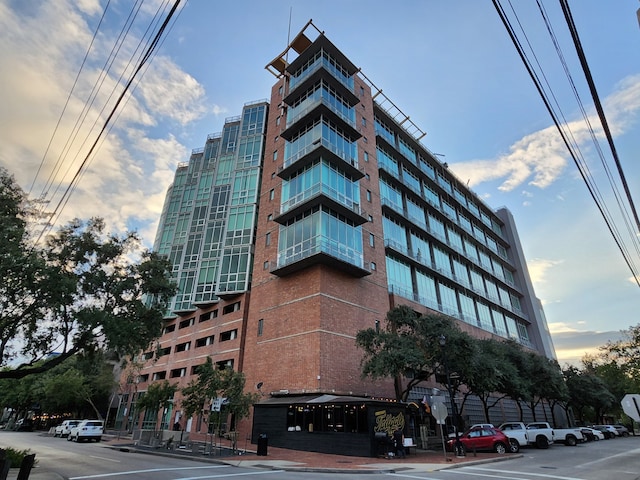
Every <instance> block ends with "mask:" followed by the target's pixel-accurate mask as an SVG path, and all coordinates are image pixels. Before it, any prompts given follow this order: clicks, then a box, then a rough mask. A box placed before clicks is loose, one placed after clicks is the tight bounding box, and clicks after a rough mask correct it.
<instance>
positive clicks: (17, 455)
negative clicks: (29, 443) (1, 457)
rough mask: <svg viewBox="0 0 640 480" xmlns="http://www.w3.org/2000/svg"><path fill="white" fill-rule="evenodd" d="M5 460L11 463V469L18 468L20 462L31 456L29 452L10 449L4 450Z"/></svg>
mask: <svg viewBox="0 0 640 480" xmlns="http://www.w3.org/2000/svg"><path fill="white" fill-rule="evenodd" d="M4 451H5V455H6V458H7V460H9V461H10V462H11V468H18V467H19V466H20V464H21V463H22V460H23V459H24V457H26V456H27V455H30V454H31V451H30V450H15V449H13V448H11V447H7V448H5V449H4Z"/></svg>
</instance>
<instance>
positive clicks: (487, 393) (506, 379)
mask: <svg viewBox="0 0 640 480" xmlns="http://www.w3.org/2000/svg"><path fill="white" fill-rule="evenodd" d="M477 347H478V355H476V357H475V359H474V362H473V364H472V369H473V371H472V373H471V374H470V375H469V378H467V382H466V386H467V389H468V391H467V392H465V400H466V398H467V397H468V396H469V395H476V396H477V397H478V398H479V399H480V402H481V403H482V407H483V411H484V416H485V422H489V421H490V420H489V418H490V417H489V412H490V410H491V409H492V408H493V407H495V406H496V405H498V404H499V403H500V401H501V400H502V399H503V398H505V397H507V396H508V394H507V392H513V391H515V390H517V387H516V386H514V383H516V382H517V381H518V379H519V372H518V370H517V369H516V367H515V365H514V364H513V363H511V362H509V361H508V360H507V352H508V349H509V348H513V345H512V344H510V343H508V342H503V341H498V340H494V339H492V338H488V339H481V340H478V342H477Z"/></svg>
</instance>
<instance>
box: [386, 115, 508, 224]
mask: <svg viewBox="0 0 640 480" xmlns="http://www.w3.org/2000/svg"><path fill="white" fill-rule="evenodd" d="M375 128H376V134H377V135H379V136H380V137H382V138H384V139H385V140H386V141H387V143H389V144H390V145H392V146H393V147H394V148H395V149H396V150H397V151H398V152H399V153H400V154H402V156H403V157H404V158H407V159H408V160H409V161H410V162H411V163H412V164H413V165H416V166H417V167H418V168H419V169H420V171H422V172H423V173H425V174H426V175H427V176H428V177H429V178H431V180H433V181H434V182H435V183H437V184H438V185H439V186H440V187H441V188H442V189H443V190H445V191H446V192H447V193H449V194H450V195H452V196H453V197H454V198H455V199H456V200H457V201H458V202H459V203H460V204H461V205H462V206H463V207H464V209H465V211H470V212H471V213H472V214H473V215H474V216H475V217H476V218H478V219H479V220H480V221H481V222H482V223H483V224H484V225H486V226H487V227H488V228H490V229H491V230H492V231H493V232H494V233H496V234H498V235H499V236H502V227H501V225H500V224H499V223H498V222H497V221H496V220H495V219H494V218H492V217H491V216H490V215H489V214H488V213H487V212H485V211H483V210H481V209H480V208H479V207H478V205H477V204H476V203H475V202H474V201H473V200H471V199H469V198H468V197H467V195H466V194H465V193H463V191H462V190H461V189H459V188H457V187H455V186H453V185H452V182H451V180H449V179H448V178H446V177H445V176H444V175H443V173H441V172H438V173H436V170H435V167H434V166H433V165H432V164H431V163H430V162H429V161H427V160H426V159H424V158H423V157H422V155H421V154H419V153H418V154H416V151H415V150H414V149H413V148H412V147H411V146H409V145H408V144H407V143H406V142H405V141H404V140H403V139H402V137H400V136H399V135H397V134H396V133H395V132H394V131H393V130H392V129H391V128H389V127H388V126H386V125H385V124H384V122H383V121H382V120H381V119H380V118H378V116H377V115H376V118H375ZM396 137H397V141H396ZM377 150H378V163H379V165H380V166H382V167H383V168H385V169H386V170H387V171H389V172H390V173H391V174H392V175H394V176H395V177H396V178H402V181H403V182H404V183H406V184H407V185H409V186H411V187H413V188H414V189H415V191H416V192H417V193H420V182H419V181H418V178H417V177H416V175H415V174H413V173H412V172H410V171H409V170H408V169H407V168H404V167H403V168H402V169H400V166H399V162H398V161H397V160H396V159H395V158H394V155H392V154H390V153H389V152H387V151H385V150H384V148H381V147H377ZM401 173H402V177H401ZM423 185H424V189H425V190H424V191H423V192H422V195H423V197H425V198H427V199H429V198H431V199H432V201H433V203H434V205H436V206H437V207H438V208H440V199H439V196H438V195H437V193H435V191H434V190H433V189H431V188H430V187H429V186H428V185H426V184H423ZM443 201H445V200H443ZM445 202H446V201H445ZM448 206H449V207H450V209H448V210H447V209H446V207H445V206H443V211H446V212H447V213H454V212H455V209H454V208H453V207H452V206H451V205H449V204H448Z"/></svg>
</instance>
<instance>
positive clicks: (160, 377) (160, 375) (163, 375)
mask: <svg viewBox="0 0 640 480" xmlns="http://www.w3.org/2000/svg"><path fill="white" fill-rule="evenodd" d="M165 378H167V372H156V373H154V374H153V377H152V380H153V381H154V382H155V381H157V380H164V379H165Z"/></svg>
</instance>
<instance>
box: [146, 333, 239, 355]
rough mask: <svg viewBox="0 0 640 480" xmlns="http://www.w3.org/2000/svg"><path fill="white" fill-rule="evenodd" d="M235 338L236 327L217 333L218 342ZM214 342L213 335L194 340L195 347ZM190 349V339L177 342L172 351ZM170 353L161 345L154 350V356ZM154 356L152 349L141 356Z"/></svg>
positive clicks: (236, 336)
mask: <svg viewBox="0 0 640 480" xmlns="http://www.w3.org/2000/svg"><path fill="white" fill-rule="evenodd" d="M236 338H238V329H237V328H234V329H233V330H226V331H224V332H221V333H220V335H219V339H218V341H219V342H228V341H230V340H235V339H236ZM213 342H214V335H207V336H205V337H201V338H198V339H196V341H195V348H200V347H206V346H208V345H212V344H213ZM189 350H191V341H188V342H183V343H179V344H177V345H176V346H175V347H174V352H175V353H180V352H186V351H189ZM170 353H171V347H170V346H169V347H163V348H159V349H158V350H157V351H156V357H157V358H160V357H164V356H165V355H169V354H170ZM153 356H154V352H153V351H149V352H145V353H144V354H143V355H142V358H143V359H144V360H151V359H152V358H153Z"/></svg>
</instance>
